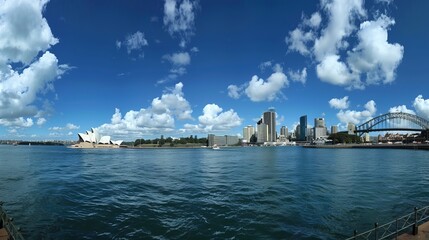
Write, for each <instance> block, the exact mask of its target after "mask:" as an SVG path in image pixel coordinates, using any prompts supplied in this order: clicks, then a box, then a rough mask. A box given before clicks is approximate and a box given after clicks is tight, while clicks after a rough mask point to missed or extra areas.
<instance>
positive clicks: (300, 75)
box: [289, 68, 307, 84]
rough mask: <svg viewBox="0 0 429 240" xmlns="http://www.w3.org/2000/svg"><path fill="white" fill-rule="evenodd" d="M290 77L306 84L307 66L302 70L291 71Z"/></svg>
mask: <svg viewBox="0 0 429 240" xmlns="http://www.w3.org/2000/svg"><path fill="white" fill-rule="evenodd" d="M289 77H290V78H291V79H292V81H294V82H300V83H302V84H305V82H306V81H307V68H303V69H302V70H301V71H299V70H297V71H289Z"/></svg>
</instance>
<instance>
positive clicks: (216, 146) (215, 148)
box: [212, 144, 220, 150]
mask: <svg viewBox="0 0 429 240" xmlns="http://www.w3.org/2000/svg"><path fill="white" fill-rule="evenodd" d="M212 149H213V150H219V149H220V147H219V146H218V145H216V144H215V145H213V147H212Z"/></svg>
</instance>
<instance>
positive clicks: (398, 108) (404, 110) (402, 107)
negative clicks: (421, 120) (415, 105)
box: [389, 105, 416, 115]
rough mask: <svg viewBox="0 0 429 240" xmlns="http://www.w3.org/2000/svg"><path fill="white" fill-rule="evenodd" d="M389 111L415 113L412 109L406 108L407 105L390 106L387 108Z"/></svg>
mask: <svg viewBox="0 0 429 240" xmlns="http://www.w3.org/2000/svg"><path fill="white" fill-rule="evenodd" d="M389 112H390V113H394V112H403V113H409V114H413V115H415V114H416V113H415V112H414V111H413V110H411V109H408V108H407V106H405V105H400V106H396V107H391V108H390V109H389Z"/></svg>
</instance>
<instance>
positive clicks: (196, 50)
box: [191, 47, 200, 53]
mask: <svg viewBox="0 0 429 240" xmlns="http://www.w3.org/2000/svg"><path fill="white" fill-rule="evenodd" d="M199 51H200V50H199V49H198V48H197V47H193V48H191V52H194V53H197V52H199Z"/></svg>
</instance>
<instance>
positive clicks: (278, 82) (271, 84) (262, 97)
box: [245, 64, 289, 102]
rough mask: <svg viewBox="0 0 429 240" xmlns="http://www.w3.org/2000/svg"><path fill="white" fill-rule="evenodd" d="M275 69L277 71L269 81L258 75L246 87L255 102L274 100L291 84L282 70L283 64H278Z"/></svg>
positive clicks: (247, 93)
mask: <svg viewBox="0 0 429 240" xmlns="http://www.w3.org/2000/svg"><path fill="white" fill-rule="evenodd" d="M275 69H276V70H277V71H276V72H274V73H273V74H271V76H270V77H268V79H267V81H265V80H264V79H262V78H259V77H258V76H256V75H254V76H253V77H252V79H251V80H250V82H249V83H248V85H247V87H246V89H245V93H246V95H247V96H248V97H249V98H250V100H252V101H254V102H261V101H273V100H275V99H276V98H277V97H278V95H280V94H281V90H282V89H283V88H284V87H287V86H288V85H289V81H288V79H287V77H286V75H285V74H284V73H283V72H282V71H281V70H282V69H281V66H280V65H278V64H276V65H275Z"/></svg>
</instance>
